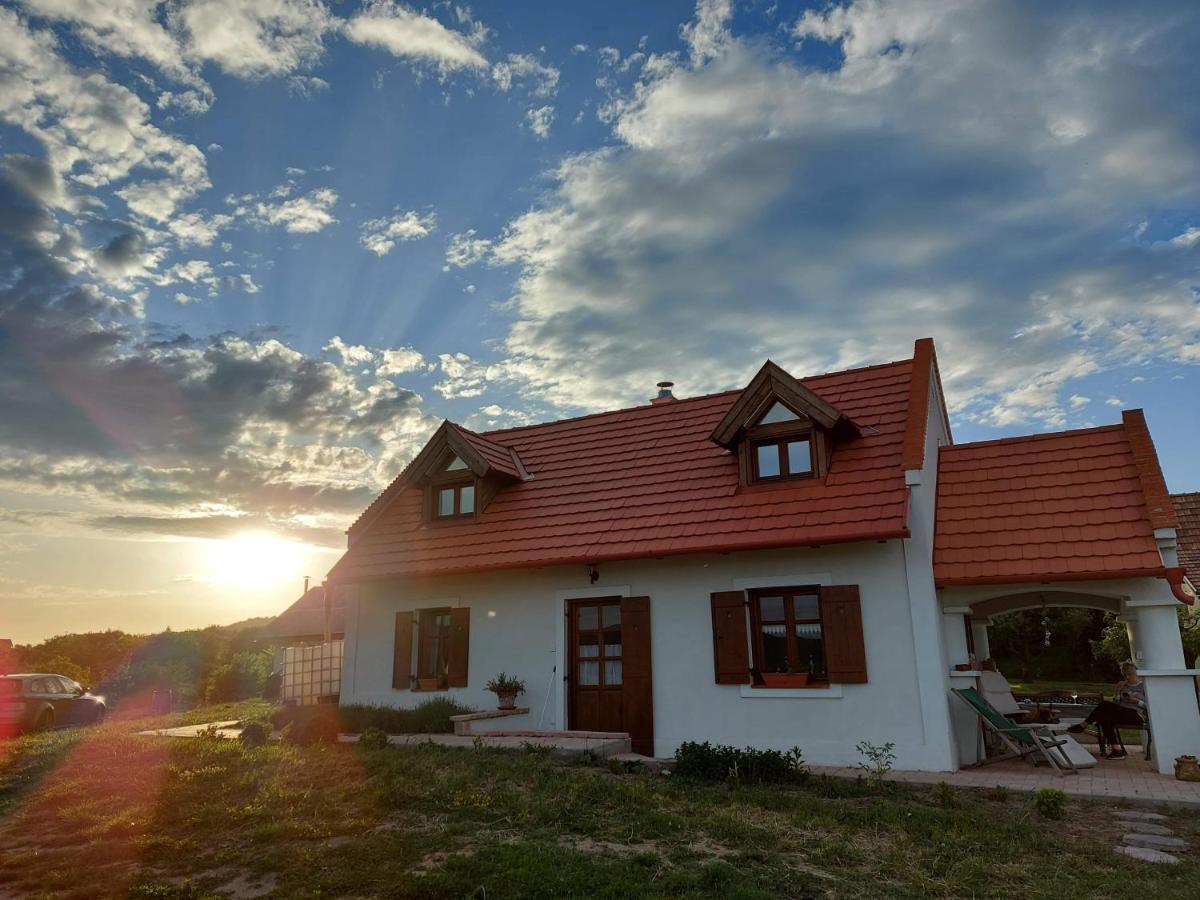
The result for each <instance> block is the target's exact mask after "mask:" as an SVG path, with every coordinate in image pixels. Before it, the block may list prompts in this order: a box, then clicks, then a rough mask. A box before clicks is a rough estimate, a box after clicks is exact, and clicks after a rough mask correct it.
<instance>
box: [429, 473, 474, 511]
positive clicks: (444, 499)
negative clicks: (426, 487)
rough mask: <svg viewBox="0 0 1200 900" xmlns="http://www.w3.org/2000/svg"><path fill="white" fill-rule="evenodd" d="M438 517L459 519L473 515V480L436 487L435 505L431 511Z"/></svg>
mask: <svg viewBox="0 0 1200 900" xmlns="http://www.w3.org/2000/svg"><path fill="white" fill-rule="evenodd" d="M433 514H434V516H435V517H436V518H438V519H461V518H464V517H467V516H474V515H475V482H474V481H470V482H467V483H465V484H454V485H447V486H445V487H439V488H438V489H437V505H436V507H435V509H434V512H433Z"/></svg>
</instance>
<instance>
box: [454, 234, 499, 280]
mask: <svg viewBox="0 0 1200 900" xmlns="http://www.w3.org/2000/svg"><path fill="white" fill-rule="evenodd" d="M491 247H492V242H491V241H489V240H488V239H487V238H481V237H476V236H475V229H474V228H471V229H468V230H467V231H464V232H462V233H460V234H452V235H450V243H449V244H448V245H447V246H446V266H445V269H446V270H447V271H449V269H450V268H456V269H461V268H464V267H466V266H471V265H474V264H475V263H477V262H479V261H480V260H481V259H483V258H484V257H485V256H487V253H488V250H490V249H491Z"/></svg>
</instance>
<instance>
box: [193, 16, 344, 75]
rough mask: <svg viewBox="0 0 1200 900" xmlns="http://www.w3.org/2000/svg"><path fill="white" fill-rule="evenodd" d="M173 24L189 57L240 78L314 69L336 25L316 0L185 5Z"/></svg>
mask: <svg viewBox="0 0 1200 900" xmlns="http://www.w3.org/2000/svg"><path fill="white" fill-rule="evenodd" d="M171 21H172V24H173V25H174V26H175V28H176V29H177V30H178V31H179V33H180V34H181V36H182V39H183V40H184V41H185V42H186V47H187V53H188V55H189V56H190V57H192V58H194V59H197V60H201V61H204V62H212V63H216V64H217V65H219V66H220V67H221V68H222V69H224V70H225V71H226V72H229V73H230V74H232V75H237V76H239V77H241V78H257V77H263V76H267V75H286V74H288V73H291V72H294V71H296V70H297V69H301V68H304V67H306V66H310V65H312V64H313V63H315V62H316V61H317V60H318V59H320V57H321V54H322V53H323V51H324V37H325V35H326V33H327V32H329V31H330V30H332V29H333V28H335V27H336V26H337V20H336V19H335V18H334V17H333V16H332V15H331V14H330V12H329V10H328V9H327V8H326V7H325V5H324V4H323V3H320V2H318V0H253V2H247V0H186V2H184V3H182V4H181V5H180V6H178V7H177V8H175V9H173V10H172V13H171Z"/></svg>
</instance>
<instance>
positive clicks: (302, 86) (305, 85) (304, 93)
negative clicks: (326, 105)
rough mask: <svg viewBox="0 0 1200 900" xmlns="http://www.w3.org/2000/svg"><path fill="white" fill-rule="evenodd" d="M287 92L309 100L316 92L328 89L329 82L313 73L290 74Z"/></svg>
mask: <svg viewBox="0 0 1200 900" xmlns="http://www.w3.org/2000/svg"><path fill="white" fill-rule="evenodd" d="M287 85H288V92H289V93H291V94H294V95H295V96H297V97H303V98H304V99H305V100H310V99H312V98H313V97H315V96H316V95H317V94H323V93H325V91H327V90H329V82H328V81H326V80H325V79H324V78H318V77H317V76H315V75H291V76H289V77H288V80H287Z"/></svg>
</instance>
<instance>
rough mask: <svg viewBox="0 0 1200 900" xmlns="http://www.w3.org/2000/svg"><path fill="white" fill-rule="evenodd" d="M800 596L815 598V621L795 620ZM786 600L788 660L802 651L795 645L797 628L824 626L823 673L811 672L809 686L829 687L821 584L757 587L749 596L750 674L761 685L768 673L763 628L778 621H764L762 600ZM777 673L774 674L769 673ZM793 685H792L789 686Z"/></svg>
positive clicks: (822, 642) (785, 618)
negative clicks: (797, 596)
mask: <svg viewBox="0 0 1200 900" xmlns="http://www.w3.org/2000/svg"><path fill="white" fill-rule="evenodd" d="M798 594H803V595H812V596H815V597H816V598H817V615H816V618H815V619H814V618H804V619H798V618H796V608H795V603H794V598H795V597H796V595H798ZM780 596H782V597H783V616H784V617H783V620H782V624H783V625H784V627H785V634H786V636H787V654H788V659H789V660H798V658H799V650H798V647H797V644H796V626H797V625H802V624H814V623H815V624H817V625H820V626H821V673H820V675H817V674H816V673H813V672H809V673H808V674H809V678H810V683H811V684H812V685H813V686H814V687H828V685H829V661H828V659H827V653H826V648H825V622H824V620H823V617H822V615H821V587H820V585H815V584H809V585H798V586H794V587H770V588H756V589H754V590H752V591H749V592H748V593H747V600H748V605H749V607H750V628H751V641H750V644H751V651H752V654H753V659H752V663H753V665H752V669H751V675H752V678H753V681H754V682H756V683H757V684H758V686H760V687H761V686H762V684H761V682H762V674H763V673H764V672H765V671H766V669H765V668H764V660H765V657H766V653H765V651H764V648H763V643H762V626H763V625H764V624H766V625H770V624H774V623H776V622H778V621H779V620H776V619H768V620H766V621H764V620H763V617H762V603H761V599H762V598H763V597H780ZM794 673H795V674H804V673H802V672H800V671H799V670H798V669H795V670H794ZM770 674H775V673H770ZM789 686H791V685H789Z"/></svg>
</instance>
